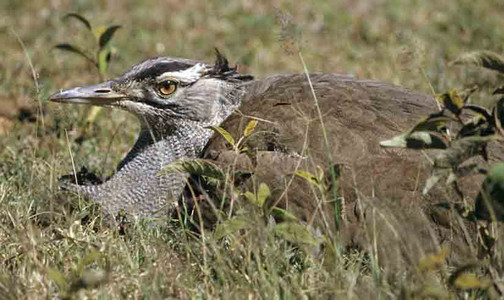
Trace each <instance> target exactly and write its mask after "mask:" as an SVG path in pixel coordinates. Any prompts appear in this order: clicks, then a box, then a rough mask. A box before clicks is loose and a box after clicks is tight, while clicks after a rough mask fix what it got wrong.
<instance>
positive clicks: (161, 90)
mask: <svg viewBox="0 0 504 300" xmlns="http://www.w3.org/2000/svg"><path fill="white" fill-rule="evenodd" d="M216 56H217V58H216V61H215V63H214V64H213V65H207V64H205V63H203V62H198V61H194V60H189V59H179V58H164V57H161V58H154V59H148V60H145V61H143V62H141V63H139V64H137V65H135V66H133V67H132V68H131V69H129V70H128V71H127V72H126V73H124V74H123V75H122V76H120V77H118V78H115V79H112V80H109V81H106V82H103V83H99V84H96V85H91V86H87V87H77V88H72V89H66V90H61V91H59V92H57V93H55V94H53V95H52V96H51V97H50V100H51V101H54V102H63V103H79V104H91V105H98V106H108V107H117V108H120V109H123V110H126V111H129V112H131V113H133V114H135V115H136V116H137V117H138V118H139V119H140V121H141V123H142V125H147V126H149V127H150V128H157V127H159V125H160V124H161V125H162V126H163V127H169V126H170V125H176V124H177V122H191V123H197V124H200V125H202V126H212V125H219V124H220V123H221V122H222V121H223V120H224V119H225V118H226V117H227V116H228V115H229V114H230V113H231V112H232V111H233V109H234V108H236V107H237V106H238V105H239V104H240V100H241V97H242V94H243V89H242V88H240V86H242V85H243V82H245V81H249V80H252V79H253V77H252V76H248V75H240V74H239V73H238V72H237V70H236V68H232V67H230V66H229V64H228V61H227V59H226V58H225V57H224V56H222V55H221V54H220V53H219V51H216Z"/></svg>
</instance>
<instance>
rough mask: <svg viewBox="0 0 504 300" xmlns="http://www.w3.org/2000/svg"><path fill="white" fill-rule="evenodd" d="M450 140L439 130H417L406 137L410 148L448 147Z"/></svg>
mask: <svg viewBox="0 0 504 300" xmlns="http://www.w3.org/2000/svg"><path fill="white" fill-rule="evenodd" d="M448 145H449V141H448V140H447V138H446V137H445V136H443V135H442V134H439V133H437V132H426V131H416V132H413V133H411V134H410V135H408V136H407V137H406V147H407V148H409V149H446V148H448Z"/></svg>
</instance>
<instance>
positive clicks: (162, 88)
mask: <svg viewBox="0 0 504 300" xmlns="http://www.w3.org/2000/svg"><path fill="white" fill-rule="evenodd" d="M176 90H177V82H176V81H173V80H167V81H163V82H161V83H160V84H159V86H158V92H159V94H160V95H161V96H163V97H166V96H169V95H171V94H173V92H175V91H176Z"/></svg>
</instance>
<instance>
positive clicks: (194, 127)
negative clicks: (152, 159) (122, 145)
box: [117, 121, 212, 171]
mask: <svg viewBox="0 0 504 300" xmlns="http://www.w3.org/2000/svg"><path fill="white" fill-rule="evenodd" d="M211 135H212V130H210V129H207V128H205V127H204V126H202V125H200V124H194V123H192V122H187V121H184V122H179V124H176V126H175V125H173V126H166V125H164V127H163V126H161V125H159V126H158V125H157V124H148V123H142V124H141V130H140V134H139V135H138V138H137V140H136V142H135V145H134V146H133V148H132V149H131V150H130V152H129V153H128V154H127V155H126V157H125V158H124V159H123V160H122V161H121V163H120V164H119V166H118V168H117V170H118V171H120V170H121V169H122V168H123V167H124V166H126V165H127V164H129V163H132V162H133V161H135V160H136V159H141V160H142V161H144V159H143V157H144V156H147V157H148V156H151V155H156V156H158V157H159V156H161V157H160V158H161V160H162V161H163V163H171V162H174V161H176V160H178V159H182V158H189V159H190V158H196V157H198V156H200V155H201V152H202V151H203V148H204V146H205V144H206V143H207V142H208V140H209V139H210V137H211ZM153 151H155V153H151V152H153Z"/></svg>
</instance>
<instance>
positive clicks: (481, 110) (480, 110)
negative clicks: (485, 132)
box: [463, 104, 492, 121]
mask: <svg viewBox="0 0 504 300" xmlns="http://www.w3.org/2000/svg"><path fill="white" fill-rule="evenodd" d="M463 109H467V110H470V111H473V112H475V113H476V114H478V115H480V116H481V117H483V118H484V119H485V120H487V121H490V120H491V118H492V116H491V114H490V111H489V110H488V109H486V108H484V107H482V106H479V105H474V104H466V105H464V107H463Z"/></svg>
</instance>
